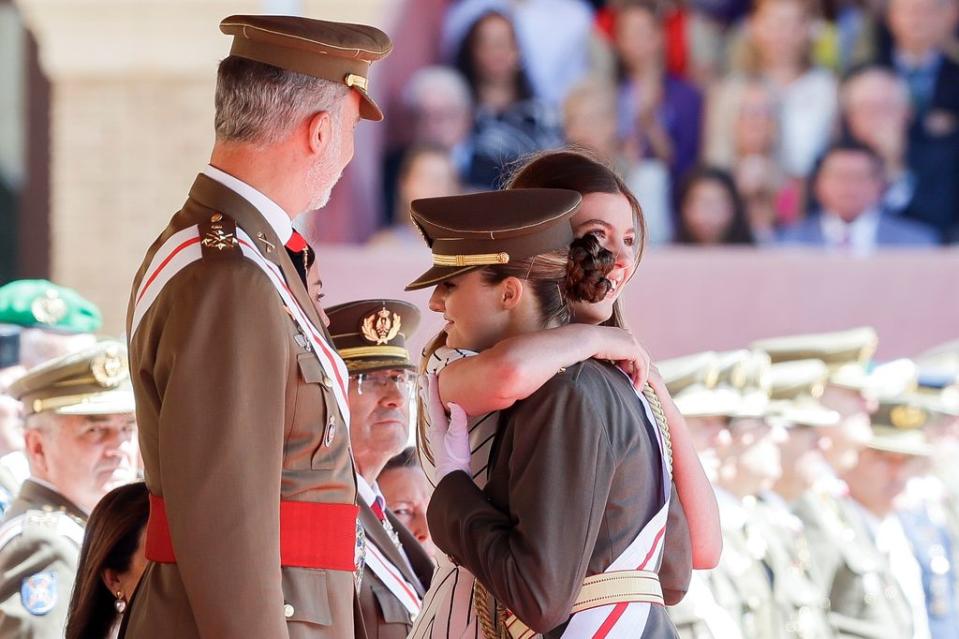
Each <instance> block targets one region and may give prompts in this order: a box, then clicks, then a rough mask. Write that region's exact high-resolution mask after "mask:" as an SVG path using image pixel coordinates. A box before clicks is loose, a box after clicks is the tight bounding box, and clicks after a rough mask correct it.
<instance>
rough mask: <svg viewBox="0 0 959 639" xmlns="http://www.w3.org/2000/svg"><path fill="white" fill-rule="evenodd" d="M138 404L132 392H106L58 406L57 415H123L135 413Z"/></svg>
mask: <svg viewBox="0 0 959 639" xmlns="http://www.w3.org/2000/svg"><path fill="white" fill-rule="evenodd" d="M135 410H136V405H135V404H134V401H133V393H132V392H122V391H121V392H106V393H99V394H98V395H95V396H93V397H90V398H89V399H87V400H86V401H84V402H79V403H77V404H71V405H70V406H64V407H62V408H58V409H56V410H55V411H53V412H54V413H56V414H57V415H123V414H126V413H133V412H134V411H135Z"/></svg>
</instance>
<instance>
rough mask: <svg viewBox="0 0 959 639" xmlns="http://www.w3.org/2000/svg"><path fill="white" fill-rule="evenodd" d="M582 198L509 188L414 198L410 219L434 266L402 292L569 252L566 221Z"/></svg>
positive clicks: (561, 192) (571, 193)
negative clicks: (497, 266) (487, 268)
mask: <svg viewBox="0 0 959 639" xmlns="http://www.w3.org/2000/svg"><path fill="white" fill-rule="evenodd" d="M582 199H583V198H582V196H581V195H580V194H579V193H577V192H576V191H569V190H566V189H510V190H507V191H491V192H485V193H471V194H469V195H455V196H450V197H432V198H425V199H421V200H414V201H413V204H412V205H411V209H412V211H411V214H410V217H411V218H412V219H413V223H414V224H415V225H416V227H417V228H418V229H419V230H420V232H421V233H422V235H423V238H424V239H425V240H426V244H427V245H428V246H429V247H430V250H431V251H432V252H433V268H431V269H429V270H428V271H426V272H425V273H423V274H422V275H420V276H419V277H418V278H416V280H415V281H414V282H413V283H411V284H410V285H409V286H407V287H406V290H408V291H411V290H415V289H419V288H426V287H427V286H433V285H435V284H439V283H440V282H442V281H443V280H447V279H449V278H451V277H455V276H457V275H461V274H463V273H466V272H467V271H472V270H475V269H478V268H482V267H483V266H487V265H492V264H508V263H509V262H513V261H516V260H520V259H523V258H528V257H533V256H534V255H539V254H540V253H547V252H549V251H555V250H558V249H564V248H568V247H569V245H570V243H572V241H573V239H574V236H573V228H572V226H571V225H570V221H569V218H570V217H571V216H572V215H573V213H575V212H576V209H577V208H578V207H579V204H580V202H581V201H582Z"/></svg>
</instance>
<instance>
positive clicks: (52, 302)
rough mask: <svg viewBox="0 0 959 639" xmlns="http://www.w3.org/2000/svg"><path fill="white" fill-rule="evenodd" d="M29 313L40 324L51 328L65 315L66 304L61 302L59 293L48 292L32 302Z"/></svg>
mask: <svg viewBox="0 0 959 639" xmlns="http://www.w3.org/2000/svg"><path fill="white" fill-rule="evenodd" d="M30 312H32V313H33V316H34V317H35V318H36V319H37V321H38V322H40V323H41V324H48V325H50V326H53V325H54V324H56V323H57V322H59V321H60V320H62V319H63V318H64V316H65V315H66V314H67V303H66V302H65V301H63V298H61V297H60V295H59V293H57V292H56V291H54V290H48V291H47V292H46V294H44V295H41V296H39V297H37V298H36V299H35V300H33V303H32V304H31V305H30Z"/></svg>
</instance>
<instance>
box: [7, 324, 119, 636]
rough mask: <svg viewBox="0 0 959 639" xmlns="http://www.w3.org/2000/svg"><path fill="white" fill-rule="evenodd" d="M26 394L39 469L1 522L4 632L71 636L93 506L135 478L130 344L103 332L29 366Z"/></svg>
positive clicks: (33, 458) (30, 440)
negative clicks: (105, 338)
mask: <svg viewBox="0 0 959 639" xmlns="http://www.w3.org/2000/svg"><path fill="white" fill-rule="evenodd" d="M11 392H12V393H13V394H14V396H16V397H17V398H18V399H20V400H21V401H22V402H23V406H24V409H25V411H26V413H27V417H26V444H27V448H26V451H27V457H28V460H29V463H30V477H29V478H28V479H27V480H26V481H25V482H24V483H23V486H22V487H21V489H20V493H19V495H18V496H17V498H16V500H15V501H14V502H13V505H12V506H11V507H10V509H9V511H8V512H7V514H6V516H5V518H4V521H3V525H2V527H0V636H3V637H10V638H11V639H13V638H16V637H32V638H41V637H45V638H49V639H54V638H60V637H63V632H64V625H65V622H66V616H67V608H68V606H69V604H70V593H71V590H72V588H73V582H74V577H75V573H76V569H77V560H78V558H79V553H80V544H81V542H82V540H83V529H84V526H85V525H86V518H87V515H88V514H89V512H90V511H91V510H92V509H93V507H94V506H95V505H96V503H97V501H99V499H100V498H101V497H102V496H103V495H105V494H106V493H107V492H108V491H110V490H111V489H113V488H115V487H116V486H119V485H121V484H123V483H126V482H129V481H132V480H134V479H135V478H136V432H135V430H136V427H135V423H134V420H133V393H132V392H131V390H130V387H129V376H128V374H127V366H126V349H125V348H124V347H123V345H122V344H120V343H118V342H101V343H99V344H97V345H96V346H94V347H93V348H91V349H87V350H84V351H81V352H79V353H76V354H73V355H67V356H65V357H62V358H59V359H56V360H53V361H50V362H48V363H46V364H44V365H41V366H40V367H37V368H34V369H32V370H30V371H29V372H28V373H27V374H26V375H24V376H23V377H21V378H20V379H18V380H17V381H16V382H15V383H14V384H13V386H12V387H11Z"/></svg>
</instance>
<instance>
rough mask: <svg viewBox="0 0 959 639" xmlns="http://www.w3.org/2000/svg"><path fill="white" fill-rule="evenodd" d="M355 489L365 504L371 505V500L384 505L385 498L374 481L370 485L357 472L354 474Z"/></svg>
mask: <svg viewBox="0 0 959 639" xmlns="http://www.w3.org/2000/svg"><path fill="white" fill-rule="evenodd" d="M356 489H357V492H358V493H359V494H360V498H362V499H363V501H364V502H365V503H366V505H367V506H372V505H373V502H375V501H379V502H380V506H381V507H384V506H385V502H386V499H384V497H383V493H381V492H380V487H379V486H377V485H376V484H375V483H374V484H373V485H370V483H369V482H367V481H366V480H365V479H363V476H362V475H360V474H358V473H357V475H356Z"/></svg>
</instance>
